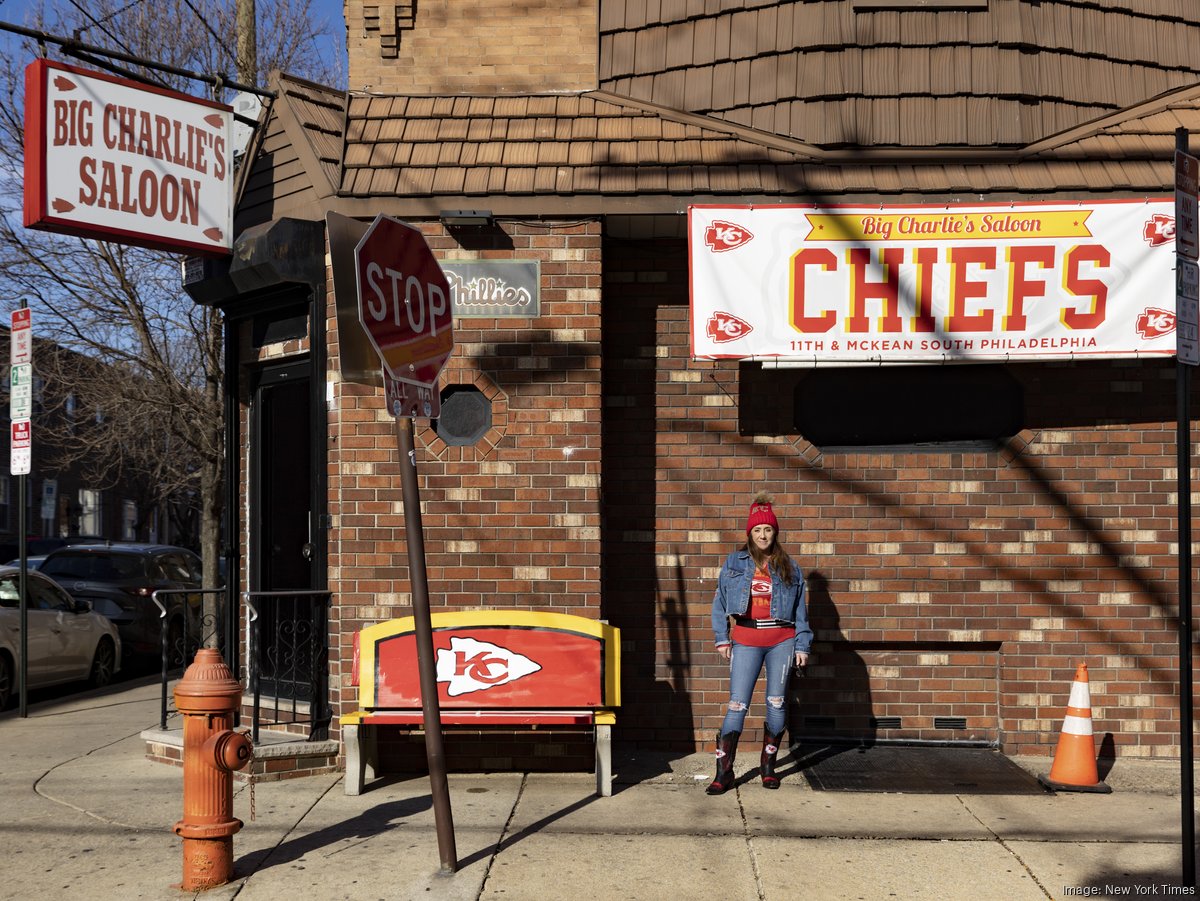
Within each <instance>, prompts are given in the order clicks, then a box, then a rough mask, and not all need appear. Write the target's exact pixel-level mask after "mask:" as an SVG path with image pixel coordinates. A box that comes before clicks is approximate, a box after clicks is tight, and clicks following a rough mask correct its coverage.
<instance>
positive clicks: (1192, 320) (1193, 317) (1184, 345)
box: [1175, 255, 1200, 366]
mask: <svg viewBox="0 0 1200 901" xmlns="http://www.w3.org/2000/svg"><path fill="white" fill-rule="evenodd" d="M1175 356H1176V357H1177V358H1178V360H1179V362H1180V363H1187V364H1188V365H1189V366H1195V365H1197V364H1200V265H1197V264H1196V263H1195V262H1194V261H1192V260H1189V259H1187V257H1184V256H1182V255H1180V256H1179V257H1178V258H1177V259H1176V261H1175Z"/></svg>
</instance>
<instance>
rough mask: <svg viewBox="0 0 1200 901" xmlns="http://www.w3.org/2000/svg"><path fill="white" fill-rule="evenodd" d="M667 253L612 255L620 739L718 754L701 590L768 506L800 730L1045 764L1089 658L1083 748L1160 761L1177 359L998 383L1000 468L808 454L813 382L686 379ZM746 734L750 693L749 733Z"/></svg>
mask: <svg viewBox="0 0 1200 901" xmlns="http://www.w3.org/2000/svg"><path fill="white" fill-rule="evenodd" d="M686 260H687V255H686V248H685V247H684V245H683V244H682V242H661V243H658V244H656V245H652V246H645V247H642V248H639V247H637V246H634V245H631V244H628V243H624V242H612V243H611V244H610V245H609V246H608V247H607V248H606V253H605V295H606V305H605V310H604V339H603V340H604V367H605V371H604V446H605V448H606V455H605V458H604V461H603V485H604V496H605V507H604V516H603V519H604V523H605V526H604V531H603V573H604V575H603V609H604V613H605V615H606V616H607V617H608V618H609V619H610V621H612V622H613V623H614V624H616V625H618V626H620V627H621V628H622V629H623V639H624V644H625V664H624V673H625V684H624V700H625V707H624V710H623V712H622V722H621V723H620V724H619V726H618V729H617V730H616V731H615V733H614V736H615V738H616V739H618V740H621V741H627V742H634V743H637V744H641V745H650V746H660V747H675V748H681V747H682V748H687V747H691V746H693V745H694V744H699V743H711V738H712V735H713V734H714V732H715V731H716V729H717V728H718V726H719V724H720V721H721V718H722V716H723V714H724V702H725V701H726V699H727V694H726V677H727V665H726V664H724V663H723V661H721V660H720V659H719V658H718V657H717V655H716V654H715V653H714V652H713V649H712V638H711V628H710V626H709V611H710V604H711V598H712V592H713V589H714V587H715V581H716V575H717V571H718V569H719V566H720V564H721V561H722V560H723V558H724V556H725V555H726V554H727V553H728V552H729V551H730V550H732V549H734V548H735V547H736V546H737V545H739V544H740V543H741V542H742V541H744V531H743V530H744V523H745V515H746V510H747V507H748V504H749V502H750V500H751V498H752V497H753V495H754V493H755V492H756V491H758V490H760V489H766V490H769V491H771V492H772V493H773V494H774V495H775V498H776V505H777V510H778V513H779V517H780V521H781V526H782V534H781V537H782V540H783V541H784V542H785V546H786V547H787V548H788V549H789V551H790V552H791V553H792V554H793V556H794V557H796V559H797V560H798V562H799V563H800V564H801V566H802V568H803V569H804V571H805V573H807V574H808V576H809V582H810V587H811V589H812V591H811V598H810V605H811V618H812V621H813V624H814V627H815V629H816V633H817V640H816V645H815V656H814V659H813V661H812V665H811V666H810V668H809V670H810V672H809V675H808V676H807V678H805V679H804V680H801V681H799V682H798V684H797V685H796V686H795V690H794V692H793V700H792V705H791V724H792V726H793V729H794V730H795V731H794V734H796V735H802V734H804V733H805V732H807V733H808V734H820V735H830V734H833V735H854V736H858V737H862V736H868V737H869V736H872V735H873V736H878V737H904V738H922V739H928V738H938V739H952V740H953V739H976V740H984V741H1000V742H1002V745H1003V748H1004V750H1005V751H1006V752H1008V753H1027V754H1047V755H1048V754H1051V753H1052V752H1053V748H1054V744H1055V742H1056V741H1057V737H1058V734H1059V730H1060V729H1061V726H1062V717H1063V715H1064V713H1065V706H1066V701H1067V697H1068V694H1069V692H1070V688H1071V682H1072V679H1073V675H1074V672H1075V666H1076V663H1077V662H1086V663H1087V664H1088V665H1089V669H1090V677H1091V681H1090V685H1091V696H1092V704H1093V711H1092V712H1093V719H1094V727H1095V731H1096V736H1097V737H1096V741H1097V745H1098V746H1101V747H1104V746H1108V745H1111V746H1112V747H1113V748H1115V752H1116V753H1117V754H1119V755H1127V756H1138V757H1171V756H1178V738H1177V736H1178V725H1177V723H1178V717H1177V708H1178V702H1177V700H1176V696H1175V686H1176V684H1177V676H1176V672H1177V666H1178V664H1177V653H1176V648H1177V637H1176V631H1175V623H1174V620H1173V617H1172V613H1173V611H1174V609H1175V605H1176V599H1175V594H1176V588H1175V580H1176V569H1175V557H1174V554H1175V528H1176V525H1175V523H1176V519H1175V445H1174V397H1175V394H1174V381H1173V378H1174V366H1173V364H1172V363H1170V362H1169V361H1168V362H1139V361H1107V362H1092V363H1053V364H1025V365H1021V366H1010V367H1008V372H1009V374H1010V375H1011V376H1012V377H1013V378H1015V379H1016V380H1017V381H1018V382H1019V383H1020V385H1021V386H1022V388H1023V390H1024V397H1025V423H1026V426H1027V427H1026V429H1025V430H1024V431H1023V432H1021V433H1020V434H1019V435H1018V436H1017V437H1016V438H1015V439H1014V440H1013V441H1012V442H1011V443H1010V445H1009V446H1008V447H1007V448H1004V449H1002V450H995V451H977V452H953V453H951V452H920V453H918V452H907V453H898V452H888V453H877V452H871V453H867V452H862V453H823V452H822V451H821V449H820V448H815V447H813V446H812V445H810V444H809V443H808V442H807V441H805V440H804V438H803V437H802V436H800V435H798V434H797V433H796V431H795V429H794V427H792V426H791V424H790V419H791V397H792V393H793V391H794V389H795V388H796V386H797V385H799V384H800V383H801V382H802V380H804V379H805V378H809V377H811V373H810V372H807V371H804V370H787V371H762V370H761V369H760V367H758V366H757V365H754V364H745V365H740V366H739V365H738V364H735V363H720V364H713V363H709V362H705V363H693V362H691V361H690V360H689V354H688V309H687V271H686ZM946 377H947V378H953V377H954V369H953V368H949V367H948V368H947V370H946ZM929 402H930V403H936V402H937V398H936V397H931V398H930V399H929ZM894 718H899V726H898V727H897V726H895V719H894ZM942 718H946V719H942ZM761 722H762V701H761V698H760V697H756V699H755V702H754V705H753V706H752V709H751V715H750V718H749V719H748V720H747V727H748V730H749V732H748V736H747V737H748V738H753V739H754V740H757V738H758V737H759V736H760V735H761V732H760V731H759V730H760V729H761ZM959 725H961V726H962V728H957V726H959Z"/></svg>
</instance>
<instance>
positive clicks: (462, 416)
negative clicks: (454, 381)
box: [437, 385, 492, 447]
mask: <svg viewBox="0 0 1200 901" xmlns="http://www.w3.org/2000/svg"><path fill="white" fill-rule="evenodd" d="M491 427H492V402H491V400H490V399H489V398H488V397H487V395H485V394H484V393H483V392H482V391H480V390H479V389H478V388H476V387H475V386H474V385H448V386H446V388H445V389H444V390H443V391H442V411H441V413H440V414H439V415H438V419H437V433H438V437H439V438H441V439H442V440H443V441H445V442H446V443H447V444H449V445H451V446H457V447H468V446H470V445H472V444H475V443H477V442H478V441H479V439H481V438H482V437H483V436H484V435H486V434H487V433H488V430H489V429H491Z"/></svg>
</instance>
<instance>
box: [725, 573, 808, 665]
mask: <svg viewBox="0 0 1200 901" xmlns="http://www.w3.org/2000/svg"><path fill="white" fill-rule="evenodd" d="M746 616H748V617H749V618H750V619H757V620H764V619H773V618H774V617H772V616H771V575H770V573H768V572H767V570H766V568H765V567H759V568H758V569H757V570H756V571H755V573H754V577H753V578H752V579H751V580H750V609H749V610H748V611H746ZM732 638H733V640H734V641H736V642H737V643H738V644H743V645H749V646H750V647H754V648H771V647H774V646H775V645H777V644H779V643H780V642H783V641H795V640H796V627H795V626H772V627H770V628H766V629H753V628H751V627H750V626H740V625H738V623H737V621H736V620H735V621H734V624H733V635H732Z"/></svg>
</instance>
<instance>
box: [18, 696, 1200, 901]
mask: <svg viewBox="0 0 1200 901" xmlns="http://www.w3.org/2000/svg"><path fill="white" fill-rule="evenodd" d="M158 691H159V689H158V686H157V685H155V684H130V685H125V686H118V687H117V688H115V689H109V690H107V691H105V692H94V693H90V694H88V695H78V696H75V697H73V698H70V699H66V700H62V701H56V702H51V703H46V704H40V705H36V706H34V707H32V708H31V709H30V716H29V717H28V718H26V719H20V718H19V717H17V716H16V713H15V712H14V711H9V712H7V713H5V714H3V715H2V716H0V759H2V760H3V767H2V768H0V802H2V803H0V810H2V811H3V818H2V821H0V829H2V830H3V836H4V853H3V854H2V855H0V896H3V897H5V898H12V899H44V898H47V897H55V896H57V897H59V898H63V899H75V898H88V899H130V898H149V899H173V898H183V897H187V896H188V895H189V894H190V893H187V894H185V893H183V892H180V891H178V889H176V888H174V887H173V886H175V885H177V884H178V883H179V881H180V878H181V866H182V855H181V851H180V848H181V842H180V840H179V839H178V838H176V837H175V835H174V834H173V833H172V832H171V827H172V826H173V825H174V823H175V822H176V821H177V820H178V819H179V816H180V814H181V811H182V771H181V770H179V769H177V768H174V767H170V766H165V765H163V764H159V763H152V762H150V761H148V760H146V759H145V757H144V753H145V742H144V741H143V740H142V739H141V737H140V733H141V731H142V730H143V729H146V728H153V727H155V726H156V725H157V722H158V715H159V707H158V704H159V694H158ZM743 757H752V758H754V759H752V760H747V761H745V767H746V770H747V771H748V770H749V769H750V768H752V767H753V766H755V765H756V764H757V754H744V755H743ZM710 763H711V757H710V756H709V755H707V754H701V755H692V756H689V757H683V758H675V759H669V758H667V757H665V756H656V755H645V756H642V757H639V758H636V759H635V758H629V757H625V758H622V757H621V756H620V755H618V756H617V759H616V761H615V769H616V776H617V784H616V786H615V788H614V793H613V796H612V797H611V798H606V799H603V798H597V797H595V795H594V777H593V776H592V775H591V774H586V773H580V774H578V775H575V774H570V775H543V774H528V775H522V774H519V773H502V774H490V775H452V776H451V777H450V790H451V806H452V809H453V817H454V832H455V841H456V846H457V848H456V850H457V857H458V861H459V868H458V871H457V872H456V873H455V874H454V875H452V876H441V875H438V874H437V870H438V868H439V867H438V863H439V851H438V846H437V838H436V834H435V831H434V816H433V810H432V806H431V803H430V797H429V783H428V780H427V779H425V778H424V777H422V778H411V779H391V780H383V781H381V782H380V783H377V784H376V785H375V786H372V787H371V789H370V790H369V791H368V792H367V793H365V794H363V795H361V796H358V797H347V796H346V795H345V794H343V791H342V785H341V777H340V776H336V775H332V776H314V777H308V778H304V779H294V780H289V781H281V782H265V783H260V784H258V785H257V786H255V787H254V790H253V793H252V792H251V789H250V788H249V787H247V786H239V787H238V790H237V791H238V794H237V797H236V799H235V808H236V815H237V816H239V817H240V818H241V819H242V820H244V821H245V824H246V825H245V827H244V828H243V829H242V831H241V832H240V833H238V834H237V835H236V836H235V837H234V858H235V867H236V874H235V875H236V878H235V881H234V882H232V883H230V884H229V885H227V886H223V887H221V888H217V889H214V890H212V891H209V892H205V893H203V894H202V895H201V896H199V897H205V898H213V899H232V898H237V899H239V901H259V899H264V901H265V899H271V901H277V899H279V898H289V899H297V901H298V899H342V898H345V899H416V898H428V899H509V901H511V899H517V901H526V899H529V901H541V899H559V898H561V899H571V901H577V899H579V898H580V897H583V898H586V899H588V901H606V899H655V901H658V899H666V898H692V897H711V898H720V899H723V901H724V899H750V901H753V899H769V901H783V899H793V898H808V899H866V901H873V899H877V898H879V899H887V898H897V899H910V898H911V899H949V898H972V899H978V901H989V899H995V901H1024V899H1029V901H1035V899H1047V898H1053V899H1059V898H1067V897H1093V898H1096V897H1100V898H1105V897H1125V896H1127V895H1138V894H1141V895H1156V896H1160V897H1171V896H1176V895H1180V894H1181V893H1180V891H1179V889H1178V885H1179V881H1180V867H1181V862H1182V853H1181V849H1180V840H1179V836H1180V825H1179V820H1180V803H1179V796H1178V790H1177V789H1178V765H1177V764H1157V765H1152V764H1148V763H1147V764H1141V763H1138V764H1134V763H1125V762H1120V761H1119V762H1118V763H1117V765H1116V767H1115V768H1114V770H1113V772H1112V774H1110V776H1109V779H1108V781H1109V783H1110V784H1112V785H1113V786H1114V788H1115V789H1116V790H1115V791H1114V793H1113V794H1111V795H1093V794H1075V793H1070V794H1068V793H1061V794H1058V795H1049V794H1047V795H1041V796H1037V795H913V794H883V793H871V794H867V793H856V792H818V791H813V790H811V789H810V788H809V787H808V785H807V783H806V782H805V780H804V779H803V777H801V776H800V775H798V774H795V773H793V774H792V775H790V776H788V777H787V778H786V779H785V781H784V784H783V787H782V788H781V789H780V790H779V791H774V792H770V791H765V790H764V789H762V787H761V786H760V785H759V784H758V782H757V781H756V780H755V781H747V782H744V783H742V784H740V785H739V787H738V788H737V790H736V792H730V793H729V794H726V795H724V796H722V797H719V798H710V797H708V796H706V795H705V794H704V785H705V784H707V781H708V778H709V776H710V770H709V767H710ZM741 763H742V761H739V764H741ZM1028 763H1029V764H1030V766H1031V768H1038V767H1040V768H1041V769H1043V770H1044V769H1045V768H1046V767H1047V765H1048V761H1044V760H1039V761H1032V762H1028ZM741 769H742V767H741V766H740V765H739V770H741Z"/></svg>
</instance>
